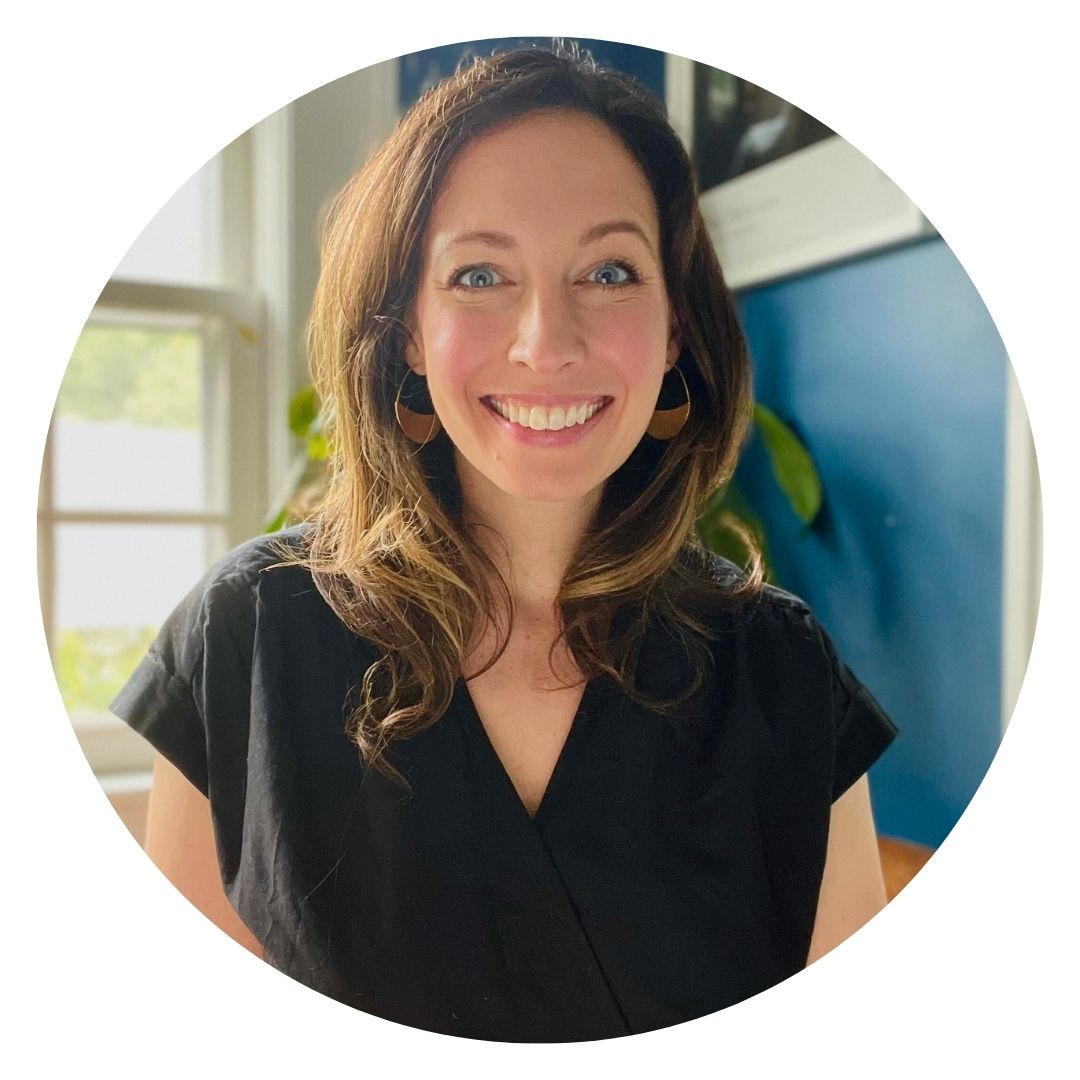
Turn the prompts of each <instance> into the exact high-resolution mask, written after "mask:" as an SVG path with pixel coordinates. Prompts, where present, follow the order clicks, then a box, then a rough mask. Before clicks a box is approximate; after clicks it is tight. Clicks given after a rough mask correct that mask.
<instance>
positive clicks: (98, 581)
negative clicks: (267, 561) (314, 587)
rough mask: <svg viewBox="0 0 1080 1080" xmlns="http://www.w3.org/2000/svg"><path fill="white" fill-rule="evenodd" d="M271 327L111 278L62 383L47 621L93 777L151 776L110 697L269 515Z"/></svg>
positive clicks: (190, 295) (247, 306) (207, 295)
mask: <svg viewBox="0 0 1080 1080" xmlns="http://www.w3.org/2000/svg"><path fill="white" fill-rule="evenodd" d="M261 324H262V317H261V311H260V306H259V304H258V303H257V302H255V301H254V300H253V299H252V298H251V297H249V296H247V295H245V294H243V293H240V292H235V291H229V290H225V289H205V288H187V287H179V286H169V285H152V284H148V283H145V282H140V283H127V282H110V284H109V285H108V287H107V288H106V289H105V291H104V292H103V293H102V295H101V297H100V298H99V300H98V303H97V305H96V306H95V309H94V313H93V315H92V316H91V319H90V321H89V322H88V323H87V325H86V327H85V328H84V330H83V332H82V334H81V336H80V338H79V341H78V344H77V346H76V348H75V352H74V354H73V356H72V359H71V363H70V365H69V367H68V370H67V373H66V375H65V377H64V381H63V384H62V386H61V389H60V394H59V396H58V398H57V403H56V409H55V411H54V414H53V420H52V424H51V427H50V432H49V439H48V443H47V447H46V452H45V458H44V462H43V470H42V483H41V495H40V506H39V544H40V564H39V565H40V573H41V585H42V613H43V617H44V620H45V628H46V633H47V635H48V640H49V646H50V650H51V653H52V658H53V666H54V669H55V671H56V675H57V681H58V682H59V684H60V689H61V693H62V695H63V698H64V704H65V706H66V707H67V709H68V713H69V715H70V717H71V719H72V723H73V724H74V726H75V730H76V733H77V736H78V738H79V740H80V742H81V744H82V746H83V749H84V751H85V752H86V754H87V757H88V758H89V760H90V763H91V765H92V766H93V767H94V769H95V771H96V772H98V773H114V772H127V771H132V770H138V769H141V768H148V767H149V765H150V762H151V760H152V752H151V750H150V748H149V746H148V745H147V744H146V743H145V742H144V741H143V740H142V739H141V738H140V737H139V736H137V735H135V734H134V733H133V732H131V731H129V730H128V729H127V727H126V726H125V725H124V724H122V723H121V722H120V721H119V720H117V719H115V718H114V717H112V716H111V715H110V714H109V713H108V703H109V701H110V700H111V699H112V697H113V696H114V695H115V693H116V692H117V690H119V689H120V687H121V686H122V685H123V683H124V682H125V681H126V679H127V677H128V676H129V675H130V674H131V671H132V670H133V669H134V667H135V665H136V664H137V663H138V661H139V659H140V658H141V657H142V655H143V653H144V652H145V651H146V647H147V646H148V645H149V643H150V641H151V640H152V639H153V637H154V635H155V634H156V633H157V630H158V628H159V627H160V625H161V623H162V621H163V620H164V619H165V617H166V616H167V615H168V613H169V612H170V611H171V610H172V609H173V607H174V606H175V605H176V603H177V602H178V601H179V600H180V599H181V598H182V597H183V595H184V594H185V593H186V592H187V591H188V589H190V588H191V586H192V585H193V584H194V582H195V581H196V580H197V579H198V578H199V577H200V576H201V575H202V573H203V571H204V570H205V569H206V567H207V566H209V565H210V564H211V563H212V562H213V561H214V560H215V559H217V558H219V557H220V556H221V555H223V554H224V553H225V551H227V550H228V549H229V548H230V547H232V546H234V545H235V544H237V543H240V542H241V541H242V540H244V539H246V538H247V537H249V536H252V535H253V534H255V533H257V532H258V531H259V528H260V526H261V524H262V521H263V519H264V517H265V515H266V513H267V510H268V502H267V499H266V490H267V484H266V476H265V453H264V452H263V444H264V430H263V429H264V426H265V425H264V413H265V404H264V401H263V398H264V395H263V393H262V391H261V387H262V381H261V380H260V379H259V378H258V376H257V373H258V371H259V370H260V368H261V364H260V363H259V355H260V342H261V341H262V338H263V333H262V329H261Z"/></svg>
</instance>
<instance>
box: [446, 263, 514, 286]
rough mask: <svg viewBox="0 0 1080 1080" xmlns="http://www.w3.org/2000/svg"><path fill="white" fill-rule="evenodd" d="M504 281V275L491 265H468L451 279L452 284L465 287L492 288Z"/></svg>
mask: <svg viewBox="0 0 1080 1080" xmlns="http://www.w3.org/2000/svg"><path fill="white" fill-rule="evenodd" d="M501 282H502V276H501V275H500V274H499V273H498V271H497V270H493V269H492V268H491V267H490V266H466V267H465V269H464V270H458V271H457V273H455V274H454V276H453V277H452V278H451V279H450V284H451V285H453V286H455V287H456V288H464V289H490V288H491V286H492V285H498V284H500V283H501Z"/></svg>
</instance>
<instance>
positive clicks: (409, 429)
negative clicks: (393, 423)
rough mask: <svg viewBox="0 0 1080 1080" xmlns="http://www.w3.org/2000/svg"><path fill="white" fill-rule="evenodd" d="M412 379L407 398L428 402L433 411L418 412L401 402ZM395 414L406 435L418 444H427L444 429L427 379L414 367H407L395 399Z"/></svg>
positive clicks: (421, 402)
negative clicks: (433, 402)
mask: <svg viewBox="0 0 1080 1080" xmlns="http://www.w3.org/2000/svg"><path fill="white" fill-rule="evenodd" d="M410 380H411V385H410V387H409V390H408V392H407V393H406V394H405V397H406V399H408V400H414V399H416V400H417V401H418V403H419V404H426V405H427V406H428V407H429V408H430V409H431V412H417V411H416V410H415V409H410V408H409V407H408V406H407V405H403V404H402V403H401V395H402V392H403V391H404V390H405V384H406V383H408V382H410ZM425 399H426V400H425ZM394 416H395V417H396V418H397V422H398V427H400V428H401V430H402V431H403V432H405V437H406V438H407V439H409V441H410V442H414V443H416V444H417V445H418V446H426V445H427V444H428V443H429V442H431V440H432V439H434V438H435V437H436V436H437V435H438V434H439V432H440V431H442V421H441V420H440V419H439V416H438V413H436V412H435V407H434V406H433V405H432V404H431V397H430V395H429V394H428V392H427V381H426V380H425V379H422V378H420V376H419V375H417V374H416V373H415V372H414V371H413V370H412V368H406V370H405V378H404V379H402V380H401V385H400V386H399V387H398V392H397V397H396V398H395V399H394Z"/></svg>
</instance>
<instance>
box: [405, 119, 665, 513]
mask: <svg viewBox="0 0 1080 1080" xmlns="http://www.w3.org/2000/svg"><path fill="white" fill-rule="evenodd" d="M659 251H660V236H659V222H658V218H657V210H656V206H655V203H654V200H653V195H652V191H651V189H650V187H649V184H648V181H647V180H646V179H645V175H644V173H643V172H642V171H641V168H640V166H639V165H638V164H637V162H636V161H635V160H634V158H633V156H632V155H631V154H630V153H629V151H627V150H626V149H625V147H624V146H623V145H622V143H621V142H620V141H619V139H618V138H617V136H616V135H615V134H614V133H613V132H612V131H611V130H610V129H609V128H608V127H607V126H606V125H605V124H603V123H602V122H600V121H598V120H596V119H594V118H592V117H589V116H586V115H584V114H579V113H574V112H569V111H557V112H556V111H552V112H543V113H534V114H532V115H529V116H526V117H524V118H522V119H519V120H515V121H513V122H511V123H509V124H508V125H506V126H504V127H501V128H499V129H497V130H495V131H494V132H491V133H489V134H487V135H484V136H481V137H480V138H477V139H476V140H474V141H473V142H471V143H470V144H469V145H468V146H466V147H465V149H464V150H462V152H461V153H460V154H459V155H458V157H457V159H456V160H455V162H454V164H453V165H452V167H451V169H450V170H449V174H448V176H447V178H446V180H445V183H444V184H443V187H442V189H441V191H440V192H439V194H438V196H437V198H436V201H435V204H434V206H433V208H432V214H431V218H430V221H429V224H428V231H427V234H426V237H425V248H424V259H423V269H422V272H421V280H420V285H419V289H418V292H417V298H416V304H415V309H414V311H413V312H412V313H411V314H412V319H411V322H412V329H413V332H414V344H413V346H412V347H411V348H410V350H409V353H408V359H409V363H410V365H411V366H412V367H413V369H414V370H415V371H417V372H418V373H419V374H421V375H425V376H426V377H427V382H428V389H429V391H430V393H431V400H432V403H433V404H434V406H435V411H436V412H437V413H438V415H439V418H440V419H441V421H442V423H443V426H444V427H445V429H446V432H447V434H448V435H449V437H450V439H451V441H452V442H453V444H454V447H455V448H456V451H457V457H458V468H459V472H460V471H462V470H468V469H471V470H472V471H473V472H474V473H476V474H479V477H482V478H484V479H486V480H487V481H488V482H490V484H492V485H494V486H495V487H496V488H497V489H499V490H500V491H502V492H504V493H505V494H507V495H510V496H514V497H518V498H525V499H532V500H542V501H548V502H553V501H562V500H581V499H583V498H585V497H587V496H589V495H592V494H595V493H597V492H598V490H599V489H600V488H602V485H603V484H604V481H606V480H607V478H608V477H609V476H611V474H612V473H613V472H615V470H616V469H618V468H619V466H620V465H622V464H623V462H624V461H626V459H627V458H628V457H629V456H630V453H631V451H632V450H633V449H634V447H635V446H636V445H637V443H638V442H639V440H640V439H641V437H642V435H643V434H644V432H645V428H646V425H647V424H648V423H649V419H650V417H651V415H652V411H653V409H654V408H655V407H656V399H657V394H658V393H659V388H660V382H661V379H662V378H663V375H664V371H665V369H666V368H667V367H668V366H670V365H671V364H673V363H674V362H675V359H676V358H677V356H678V352H679V345H678V340H677V338H676V337H675V335H674V334H673V328H672V316H671V312H670V306H669V301H668V296H667V290H666V288H665V285H664V274H663V267H662V264H661V260H660V254H659ZM472 479H475V477H473V478H472Z"/></svg>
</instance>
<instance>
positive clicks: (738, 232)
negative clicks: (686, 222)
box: [669, 61, 934, 288]
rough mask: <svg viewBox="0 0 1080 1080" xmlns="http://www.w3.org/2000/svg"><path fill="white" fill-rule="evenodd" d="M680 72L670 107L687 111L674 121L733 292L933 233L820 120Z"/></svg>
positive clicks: (719, 76)
mask: <svg viewBox="0 0 1080 1080" xmlns="http://www.w3.org/2000/svg"><path fill="white" fill-rule="evenodd" d="M680 77H681V79H682V80H683V81H684V92H683V93H682V94H679V95H677V96H676V97H675V98H674V103H675V104H676V107H680V106H681V108H682V110H683V112H689V114H690V115H689V116H683V117H681V118H680V119H681V127H682V130H683V131H684V132H685V133H688V134H689V140H688V142H689V146H690V149H691V155H692V157H693V160H694V164H695V167H696V169H697V174H698V183H699V185H700V188H701V193H702V195H701V210H702V214H703V215H704V217H705V220H706V223H707V224H708V226H709V231H710V234H711V235H712V238H713V243H714V244H715V245H716V249H717V254H718V255H719V258H720V263H721V265H722V266H723V267H724V274H725V276H726V278H727V280H728V283H729V284H730V285H731V286H732V288H746V287H749V286H752V285H758V284H763V283H765V282H768V281H772V280H775V279H777V278H784V277H790V276H792V275H794V274H798V273H802V272H804V271H806V270H809V269H812V268H816V267H821V266H824V265H826V264H829V263H834V262H838V261H840V260H843V259H847V258H850V257H852V256H855V255H862V254H866V253H868V252H871V251H874V250H876V249H878V248H882V247H887V246H892V245H894V244H898V243H902V242H904V241H906V240H911V239H915V238H917V237H921V236H926V235H933V233H934V230H933V228H932V227H931V226H930V224H929V223H928V222H927V220H926V218H925V217H924V216H923V215H922V213H920V211H919V209H918V207H916V206H915V204H914V203H913V202H911V200H910V199H908V197H907V196H906V195H905V194H904V193H903V192H902V191H901V190H900V189H899V188H898V187H897V186H896V185H895V184H894V183H893V182H892V181H891V180H890V179H889V178H888V177H887V176H886V175H885V174H884V173H883V172H882V171H881V170H880V169H879V168H877V166H876V165H874V164H873V162H871V161H870V160H869V159H867V158H866V157H864V156H863V155H862V154H860V153H859V151H858V150H856V149H855V148H854V147H853V146H851V144H850V143H848V142H846V141H845V140H844V139H842V138H841V137H840V136H839V135H837V134H835V132H833V131H831V130H830V129H829V128H828V127H826V126H825V125H824V124H823V123H821V121H819V120H817V119H815V118H814V117H812V116H810V115H808V114H807V113H805V112H803V111H802V110H801V109H798V108H796V107H795V106H794V105H792V104H791V103H790V102H788V101H785V100H784V99H783V98H780V97H777V96H776V95H775V94H771V93H769V91H767V90H764V89H762V88H761V87H760V86H756V85H755V84H754V83H751V82H748V81H747V80H745V79H740V78H738V77H737V76H735V75H732V74H730V73H729V72H726V71H721V70H719V69H717V68H713V67H709V66H708V65H706V64H698V63H692V62H689V61H687V62H685V65H684V66H683V67H682V68H681V74H680ZM669 100H671V97H670V96H669ZM674 120H675V117H673V121H674Z"/></svg>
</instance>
